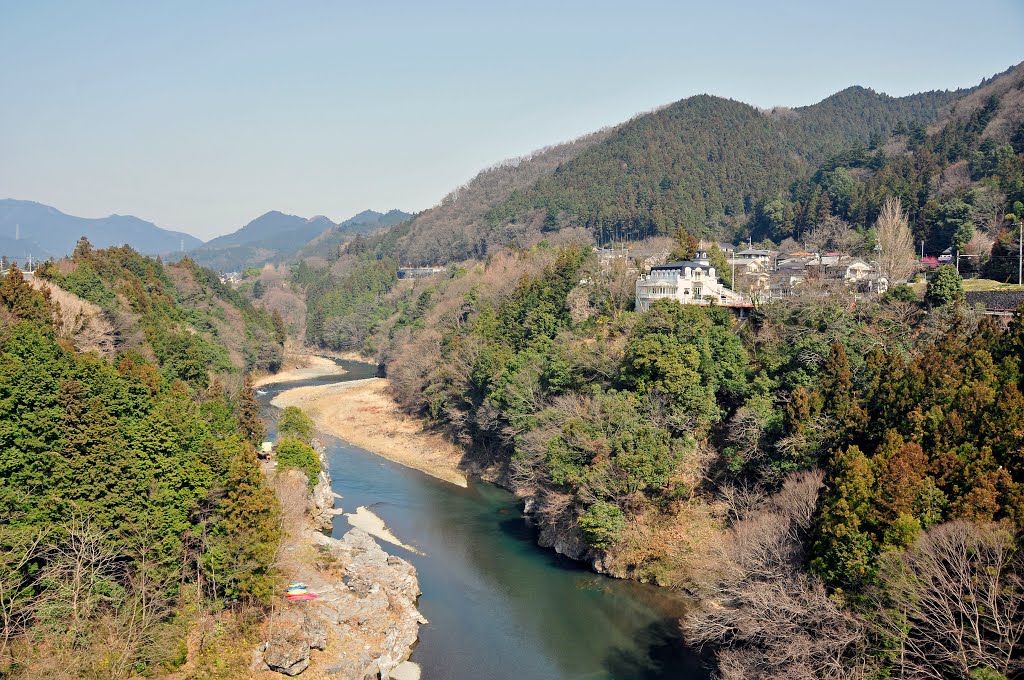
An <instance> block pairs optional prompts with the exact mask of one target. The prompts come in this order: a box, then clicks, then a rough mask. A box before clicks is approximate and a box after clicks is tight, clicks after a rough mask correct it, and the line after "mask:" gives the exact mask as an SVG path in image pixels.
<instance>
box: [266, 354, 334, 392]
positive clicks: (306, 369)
mask: <svg viewBox="0 0 1024 680" xmlns="http://www.w3.org/2000/svg"><path fill="white" fill-rule="evenodd" d="M285 366H289V368H285V369H284V370H283V371H279V372H277V373H271V374H269V375H264V376H260V377H259V378H257V379H256V381H255V382H254V383H253V384H254V385H255V386H256V387H262V386H263V385H272V384H275V383H283V382H293V381H296V380H310V379H312V378H323V377H325V376H328V375H342V374H344V373H345V369H344V368H342V367H341V366H339V365H338V364H336V363H334V362H333V361H331V360H330V359H327V358H326V357H318V356H315V355H312V354H303V355H298V356H295V357H289V359H288V361H286V362H285Z"/></svg>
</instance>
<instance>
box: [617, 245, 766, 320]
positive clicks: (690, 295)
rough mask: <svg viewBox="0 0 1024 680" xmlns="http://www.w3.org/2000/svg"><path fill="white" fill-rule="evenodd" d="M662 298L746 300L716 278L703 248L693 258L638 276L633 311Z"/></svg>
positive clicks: (643, 309) (694, 301)
mask: <svg viewBox="0 0 1024 680" xmlns="http://www.w3.org/2000/svg"><path fill="white" fill-rule="evenodd" d="M665 299H668V300H675V301H676V302H678V303H680V304H684V305H711V304H721V305H729V304H746V303H747V300H746V299H745V298H744V297H743V296H742V295H740V294H739V293H736V292H735V291H732V290H730V289H729V288H727V287H726V286H725V285H724V284H722V283H721V282H720V281H719V280H718V274H717V272H716V271H715V268H714V267H712V266H711V264H710V262H709V261H708V256H707V253H706V252H704V251H698V252H697V255H696V257H695V258H694V259H693V260H686V261H683V262H669V263H668V264H663V265H659V266H656V267H652V268H651V272H650V273H649V274H646V275H644V276H641V277H640V278H638V279H637V282H636V311H638V312H646V311H647V310H649V309H650V308H651V304H652V303H654V302H656V301H657V300H665Z"/></svg>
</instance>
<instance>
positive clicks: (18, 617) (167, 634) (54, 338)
mask: <svg viewBox="0 0 1024 680" xmlns="http://www.w3.org/2000/svg"><path fill="white" fill-rule="evenodd" d="M79 251H80V252H78V253H77V254H76V258H75V262H74V263H73V264H74V267H73V268H72V269H70V270H69V271H67V272H66V273H63V274H62V273H59V271H58V269H57V268H56V267H54V268H53V269H52V270H51V271H49V272H46V273H47V275H48V277H49V278H50V280H59V281H60V282H61V283H62V284H64V285H66V286H67V288H68V289H74V290H77V291H79V292H80V293H81V294H82V295H83V296H85V297H87V298H89V299H90V300H93V301H95V303H96V304H97V305H99V306H100V307H101V309H103V310H104V312H105V313H110V314H115V313H117V310H118V305H119V304H122V303H126V304H127V305H128V306H129V308H130V310H131V313H133V314H136V315H138V317H139V318H140V319H141V325H142V326H143V332H144V334H145V337H146V343H145V344H144V345H139V346H137V347H129V346H122V347H120V348H118V349H116V350H114V351H112V352H109V353H108V356H106V357H105V356H101V355H100V354H98V353H97V352H95V351H92V352H79V351H76V349H75V343H76V340H78V339H80V338H79V334H80V331H81V328H80V327H78V326H76V325H74V324H68V323H67V321H68V319H69V317H68V314H67V311H68V310H67V307H66V305H68V304H69V303H70V302H71V300H72V296H70V295H68V294H67V293H63V294H62V296H60V298H59V299H61V300H63V301H64V305H65V306H64V308H62V305H61V303H60V302H58V299H57V296H55V295H54V294H53V293H54V291H56V290H58V289H56V288H51V287H50V285H48V284H46V283H43V284H42V285H38V286H35V287H34V286H33V285H30V284H29V282H28V281H26V279H25V277H24V276H23V275H22V273H21V272H20V271H19V270H18V269H17V268H16V267H12V268H11V269H10V271H9V272H8V273H7V276H6V277H5V278H4V279H3V281H2V283H0V518H2V522H0V612H2V615H3V616H2V617H0V622H2V631H0V633H2V635H0V672H2V673H3V674H5V675H7V674H10V676H9V677H28V676H25V675H24V673H26V672H28V673H30V674H31V673H33V671H32V670H31V669H32V668H39V667H46V664H47V663H49V661H50V660H52V659H61V663H62V664H64V667H63V670H64V671H65V672H69V673H72V674H76V675H77V676H81V677H85V676H96V675H97V673H98V674H101V675H104V676H105V677H126V676H127V675H128V674H129V673H139V672H144V671H145V672H150V671H160V670H163V671H168V670H172V669H174V668H175V667H176V666H177V665H180V664H181V663H182V662H183V661H184V657H183V652H182V650H183V649H185V638H186V636H187V635H188V633H189V625H190V622H191V620H192V618H194V617H195V615H196V614H197V613H198V612H199V611H204V610H208V609H210V608H211V607H212V608H217V607H221V606H223V603H224V602H225V601H229V600H231V601H235V602H237V603H243V604H245V605H246V606H255V607H257V608H258V607H259V606H261V604H262V603H263V602H266V601H267V599H268V598H269V596H270V594H271V590H272V588H273V585H274V583H275V576H274V573H273V568H272V565H273V560H274V554H275V550H276V546H277V542H278V539H279V528H278V524H277V520H276V518H277V514H278V512H279V510H278V507H277V500H276V498H275V497H274V495H273V493H272V492H271V491H270V490H269V488H267V487H266V485H265V483H264V478H263V473H262V472H261V471H260V468H259V464H258V461H257V458H256V453H255V448H254V445H253V444H254V442H253V441H252V440H248V439H246V438H245V437H244V436H242V435H240V434H239V432H240V431H244V430H243V428H241V426H240V422H239V420H238V419H237V417H236V411H238V412H241V411H239V405H240V404H241V403H242V402H244V401H245V399H246V398H247V397H246V395H245V394H243V395H242V396H241V398H240V401H239V400H238V399H235V398H233V397H229V395H227V394H226V393H225V391H224V390H223V388H222V387H221V386H220V384H219V383H218V382H217V381H216V380H214V381H212V382H211V381H210V380H209V378H208V376H209V372H210V370H211V369H216V368H218V365H217V363H216V359H217V357H218V356H220V355H226V353H227V350H226V349H224V348H219V350H218V351H212V350H211V347H213V345H212V340H206V339H200V340H189V339H185V338H201V336H198V335H191V334H190V335H182V331H183V330H184V324H185V323H186V322H187V320H188V319H189V315H190V313H193V312H195V310H196V308H195V306H194V305H193V306H192V307H185V306H183V305H181V304H179V303H178V302H177V301H176V300H175V296H174V294H173V293H172V290H174V288H173V286H172V285H171V282H170V279H169V278H168V277H167V275H166V272H165V270H164V268H163V267H162V266H161V265H160V264H159V262H157V261H155V260H150V259H147V258H142V257H139V256H138V255H136V254H134V253H133V252H132V251H130V250H128V249H110V250H106V251H90V250H89V249H88V248H87V247H86V245H85V244H84V243H83V244H80V249H79ZM193 273H195V272H193ZM220 292H221V294H224V295H227V296H228V297H230V294H229V293H227V292H226V291H220ZM119 300H120V302H119ZM193 302H194V301H193ZM245 306H246V305H243V307H245ZM250 311H251V310H250ZM72 319H73V317H72ZM140 350H142V351H151V352H152V353H153V354H154V355H155V358H156V363H154V362H153V361H152V360H151V359H150V360H147V358H146V357H145V356H144V355H143V353H142V351H140ZM248 398H251V395H249V396H248ZM242 410H244V409H242ZM184 602H190V603H191V609H189V608H185V607H183V603H184ZM40 641H43V642H40ZM37 664H40V665H37ZM103 668H105V669H106V670H105V671H103V670H100V669H103Z"/></svg>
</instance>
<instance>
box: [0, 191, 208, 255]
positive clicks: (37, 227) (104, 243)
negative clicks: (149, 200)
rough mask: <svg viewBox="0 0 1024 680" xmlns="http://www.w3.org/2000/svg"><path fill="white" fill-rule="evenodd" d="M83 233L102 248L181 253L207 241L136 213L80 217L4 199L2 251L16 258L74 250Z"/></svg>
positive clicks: (0, 229)
mask: <svg viewBox="0 0 1024 680" xmlns="http://www.w3.org/2000/svg"><path fill="white" fill-rule="evenodd" d="M82 236H86V237H87V238H88V239H89V241H90V242H91V243H92V244H93V245H94V246H96V247H98V248H106V247H108V246H119V245H125V244H127V245H130V246H131V247H132V248H134V249H135V250H137V251H139V252H140V253H142V254H145V255H165V254H169V253H173V252H180V251H181V250H182V247H183V246H184V249H185V250H191V249H193V248H195V247H196V246H199V245H201V244H202V243H203V242H202V241H201V240H200V239H198V238H196V237H195V236H192V235H191V234H186V233H184V232H180V231H171V230H169V229H163V228H161V227H158V226H157V225H155V224H153V223H152V222H147V221H145V220H143V219H140V218H138V217H134V216H132V215H110V216H109V217H96V218H90V217H76V216H74V215H68V214H66V213H63V212H61V211H60V210H58V209H56V208H54V207H51V206H48V205H43V204H42V203H36V202H34V201H23V200H18V199H13V198H6V199H0V254H3V255H7V256H8V257H9V258H11V259H14V260H18V261H23V260H24V259H25V258H26V257H27V256H29V255H31V256H32V257H33V258H36V259H45V258H47V257H61V256H64V255H69V254H70V253H71V252H72V251H73V250H74V249H75V244H76V243H77V242H78V239H79V238H80V237H82Z"/></svg>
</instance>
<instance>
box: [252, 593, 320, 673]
mask: <svg viewBox="0 0 1024 680" xmlns="http://www.w3.org/2000/svg"><path fill="white" fill-rule="evenodd" d="M270 626H271V630H270V635H269V637H268V640H267V646H266V649H265V650H264V652H263V662H264V663H265V664H266V665H267V667H268V668H269V669H270V670H272V671H277V672H278V673H284V674H285V675H298V674H299V673H301V672H302V671H304V670H306V669H307V668H309V650H310V649H324V648H325V647H326V645H327V629H326V628H325V627H324V624H323V621H322V620H321V619H320V618H319V616H318V615H317V614H315V613H313V612H310V611H308V610H307V611H302V609H300V608H297V607H295V608H289V609H286V610H285V611H284V612H283V613H282V614H280V615H279V616H276V617H274V618H273V619H272V620H271V622H270Z"/></svg>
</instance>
